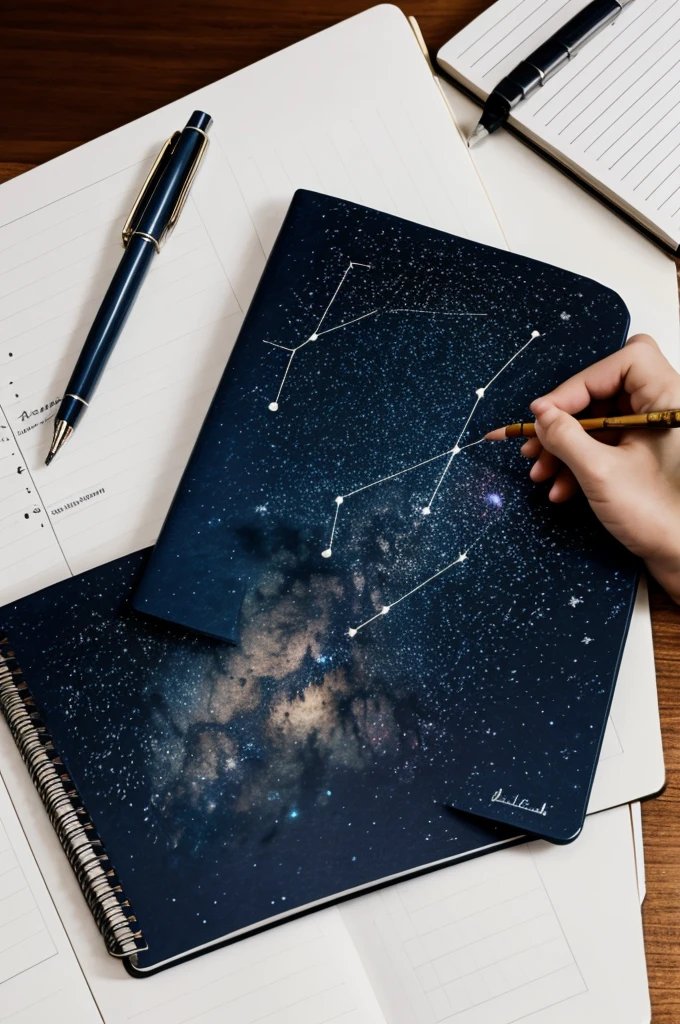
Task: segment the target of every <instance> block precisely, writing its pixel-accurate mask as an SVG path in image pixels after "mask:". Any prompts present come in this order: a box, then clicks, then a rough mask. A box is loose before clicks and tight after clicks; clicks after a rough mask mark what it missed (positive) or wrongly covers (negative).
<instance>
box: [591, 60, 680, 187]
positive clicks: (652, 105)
mask: <svg viewBox="0 0 680 1024" xmlns="http://www.w3.org/2000/svg"><path fill="white" fill-rule="evenodd" d="M676 68H680V58H678V60H676V61H675V63H674V65H672V66H671V68H669V70H668V71H667V72H665V73H664V75H663V76H662V79H660V81H662V80H663V79H664V78H665V77H666V75H668V74H670V72H671V71H674V70H675V69H676ZM657 84H658V82H653V83H652V84H651V85H650V86H649V88H648V89H645V91H644V92H643V93H642V95H643V96H646V95H647V93H649V92H651V90H652V89H653V88H654V87H655V86H656V85H657ZM679 85H680V79H678V81H677V82H676V83H675V85H672V86H671V88H670V89H669V91H668V93H667V95H670V94H671V93H672V92H673V91H674V90H675V89H677V87H678V86H679ZM637 102H638V100H635V101H634V102H632V103H631V104H630V106H627V108H626V110H625V111H624V112H623V113H622V114H620V115H619V117H618V118H615V119H614V120H613V121H612V122H611V124H610V125H608V126H607V127H606V128H604V129H603V130H602V131H601V132H600V134H599V135H597V136H596V137H595V138H594V139H593V141H592V142H590V143H589V144H588V145H587V146H586V148H585V150H584V153H588V151H589V150H590V148H591V147H592V146H593V145H595V143H596V142H599V140H600V139H601V138H602V136H603V135H606V133H607V131H608V130H609V128H612V127H613V126H614V125H615V124H617V123H618V122H619V121H621V120H623V118H625V117H626V115H627V114H629V113H630V112H631V111H632V110H633V108H634V106H635V105H636V103H637ZM655 105H656V104H655V103H654V102H652V103H650V105H649V106H647V108H646V109H645V110H644V111H643V112H642V114H641V115H640V116H639V117H638V118H637V119H636V120H635V121H634V122H633V123H632V124H631V125H630V127H629V128H627V129H625V130H624V131H623V132H622V134H621V135H619V136H617V138H615V139H613V141H612V142H610V143H609V145H608V146H607V147H606V150H603V151H602V153H600V154H599V156H598V157H597V158H596V159H597V160H601V159H602V157H603V156H604V155H605V153H608V152H609V150H611V148H613V146H614V145H615V144H617V143H618V142H619V141H621V139H622V138H623V137H624V135H627V134H629V132H631V131H632V129H633V128H635V127H636V126H637V125H638V124H639V123H640V121H643V120H644V119H645V118H646V117H647V115H648V114H650V113H651V112H652V111H653V110H654V108H655ZM677 105H678V103H677V102H676V103H674V104H673V106H671V108H670V110H671V111H673V110H675V109H676V106H677ZM668 114H669V111H665V112H664V114H662V116H661V118H660V119H658V120H657V121H655V122H654V124H653V125H651V127H650V128H648V129H647V131H646V132H645V133H644V135H642V136H641V137H642V138H644V136H645V135H648V134H649V132H650V131H652V130H653V129H654V128H655V127H656V125H658V124H661V122H662V121H663V120H664V118H666V117H667V116H668ZM638 141H639V139H638V140H637V141H636V142H634V143H633V145H637V142H638ZM632 147H633V146H631V147H630V148H632ZM629 152H630V150H627V151H626V153H629ZM624 156H625V154H624ZM619 159H620V160H621V159H622V158H621V157H620V158H619ZM615 163H618V161H614V164H612V165H611V167H613V166H614V165H615ZM611 167H610V168H609V170H611Z"/></svg>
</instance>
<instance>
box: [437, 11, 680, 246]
mask: <svg viewBox="0 0 680 1024" xmlns="http://www.w3.org/2000/svg"><path fill="white" fill-rule="evenodd" d="M583 6H584V4H583V0H566V2H565V0H542V2H536V0H498V2H497V3H495V4H493V5H492V6H491V7H490V8H489V9H488V10H486V11H484V13H483V14H481V15H480V16H479V17H478V18H476V19H475V20H474V21H473V22H472V23H471V24H470V25H468V26H467V27H466V28H465V29H463V31H462V32H459V33H458V35H456V36H455V37H454V38H453V39H451V40H450V41H449V42H448V43H446V44H445V45H444V46H443V47H442V49H441V50H440V51H439V53H438V55H437V59H438V62H439V64H440V66H441V68H442V69H443V70H444V71H445V72H446V73H447V74H449V75H450V76H451V77H452V78H453V79H454V80H455V81H456V82H458V83H459V84H461V85H462V86H464V87H465V88H466V89H468V90H469V91H470V92H471V93H472V94H473V95H474V96H476V97H479V98H481V99H484V98H486V96H487V95H488V94H489V93H490V92H491V90H492V89H493V88H494V87H495V86H496V85H497V84H498V82H500V80H501V79H502V78H503V77H504V76H505V75H506V74H507V73H508V72H509V71H511V70H512V69H513V68H514V67H515V66H516V65H517V64H518V63H519V62H520V60H522V59H523V58H524V57H526V56H527V55H528V54H529V53H531V52H532V51H533V50H535V49H536V48H537V47H538V46H539V45H540V44H541V43H543V42H544V41H545V40H546V39H548V38H549V37H550V36H551V35H552V34H553V33H554V32H555V30H556V28H558V27H559V26H560V25H562V24H564V23H565V22H566V21H568V20H569V19H570V18H571V17H573V15H574V14H576V13H577V11H579V10H581V8H582V7H583ZM679 49H680V9H679V8H678V5H677V3H676V2H675V0H635V2H634V3H631V4H628V5H627V6H626V7H625V8H624V10H623V12H622V13H621V14H620V15H619V17H618V18H617V19H616V21H615V22H614V24H613V25H612V26H610V27H609V28H607V29H605V30H604V31H603V32H601V33H600V34H599V35H598V36H597V37H596V38H595V39H594V40H593V41H591V42H590V43H588V44H587V45H586V46H585V47H584V49H583V50H582V51H581V52H580V53H579V54H578V55H577V57H576V58H575V59H574V60H573V61H572V62H571V63H570V64H569V66H568V67H567V68H566V69H564V70H562V71H560V72H559V73H558V74H557V75H555V77H554V78H552V79H551V80H550V81H548V82H547V83H546V85H545V86H544V87H543V88H542V89H540V90H539V91H538V92H537V93H535V94H534V95H533V96H531V97H530V98H529V99H528V100H527V101H526V102H524V103H521V104H520V105H519V106H518V107H517V108H516V109H515V111H514V112H513V114H512V116H511V118H510V120H509V124H510V126H511V127H513V128H514V129H516V130H517V131H518V132H519V133H521V135H522V136H523V137H524V138H525V139H527V140H529V141H530V142H531V143H533V144H534V145H535V146H537V147H538V148H540V149H541V150H542V151H544V152H545V153H547V154H548V155H549V156H551V157H553V158H554V159H555V160H557V161H558V162H559V163H560V164H561V165H562V166H563V167H564V168H565V169H567V170H568V171H570V172H571V173H573V174H574V175H576V176H577V177H578V178H579V179H580V180H581V181H582V182H583V183H585V184H587V185H589V186H590V187H591V188H593V189H595V190H596V191H597V192H598V193H599V194H600V195H601V196H602V197H604V198H605V199H606V200H608V201H609V202H611V203H613V204H614V205H615V206H616V207H617V208H618V209H620V210H622V211H623V212H624V213H625V214H627V215H628V216H629V217H631V218H633V219H634V220H635V221H636V223H637V224H638V225H639V226H641V227H643V228H644V229H645V230H646V231H648V232H649V233H650V234H652V235H653V236H654V238H656V239H657V240H658V241H659V242H661V243H662V244H663V245H664V246H665V247H666V248H669V249H671V250H672V251H673V252H675V251H676V250H677V249H678V247H679V246H680V61H679V60H678V52H679ZM488 145H493V141H491V140H489V142H488Z"/></svg>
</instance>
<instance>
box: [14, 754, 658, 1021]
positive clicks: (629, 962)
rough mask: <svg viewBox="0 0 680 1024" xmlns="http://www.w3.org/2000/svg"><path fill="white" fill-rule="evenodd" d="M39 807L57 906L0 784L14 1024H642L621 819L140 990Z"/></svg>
mask: <svg viewBox="0 0 680 1024" xmlns="http://www.w3.org/2000/svg"><path fill="white" fill-rule="evenodd" d="M13 753H14V752H13ZM3 771H4V773H5V777H6V779H7V782H8V784H9V785H13V784H15V783H16V782H17V781H20V780H21V778H22V776H23V773H24V768H23V765H22V764H21V762H20V761H19V759H18V756H12V757H9V758H8V759H7V760H6V761H5V763H4V766H3ZM31 795H32V794H31ZM35 800H36V804H37V805H35V806H31V803H32V802H31V800H30V799H29V800H28V801H27V804H26V806H25V807H24V817H25V826H24V827H25V828H26V831H27V833H28V836H29V838H30V840H31V842H32V844H33V848H34V850H36V852H38V853H39V855H40V858H41V861H42V863H43V864H44V866H45V880H46V881H47V884H48V886H49V893H48V890H47V888H46V886H45V881H43V878H42V877H41V875H40V872H39V871H38V868H37V865H36V862H35V860H34V859H33V857H32V854H31V850H30V848H29V845H28V843H27V842H26V838H25V835H24V832H23V830H22V828H21V825H20V824H19V821H18V819H17V816H16V814H15V812H14V809H13V807H12V805H11V803H10V801H9V799H8V797H7V793H6V790H5V787H4V785H3V782H2V780H0V864H2V868H3V869H4V870H3V873H2V874H1V875H0V1012H1V1013H2V1015H3V1019H4V1020H7V1021H11V1022H12V1024H14V1022H15V1021H16V1022H18V1024H38V1022H40V1021H43V1020H45V1014H46V1013H50V1014H51V1016H52V1019H53V1020H57V1021H62V1020H63V1021H67V1020H68V1021H69V1022H70V1024H190V1022H195V1021H197V1020H198V1021H205V1022H214V1024H217V1022H222V1021H224V1020H225V1019H228V1020H229V1021H230V1022H231V1024H260V1022H261V1024H269V1022H271V1021H272V1020H276V1021H277V1024H328V1022H329V1021H331V1020H335V1019H339V1020H342V1021H344V1022H345V1024H438V1022H440V1021H441V1022H444V1021H448V1022H450V1024H480V1022H481V1024H489V1022H491V1021H493V1024H511V1022H513V1024H516V1022H518V1021H521V1020H525V1019H526V1020H527V1022H531V1024H571V1022H572V1021H573V1020H574V1019H575V1016H576V1017H578V1020H579V1021H581V1022H582V1024H602V1022H603V1021H610V1020H612V1021H613V1020H616V1021H617V1024H646V1022H647V1021H648V1020H649V997H648V994H647V979H646V974H645V965H644V949H643V937H642V922H641V915H640V907H639V901H638V885H637V884H636V858H637V856H638V854H637V847H636V843H635V839H634V822H633V825H631V818H630V815H629V811H628V808H627V807H623V808H618V809H616V810H613V811H608V812H605V813H604V814H599V815H595V816H594V817H592V818H590V819H589V820H588V822H587V823H586V827H585V829H584V832H583V836H582V837H581V839H580V841H579V843H578V844H576V845H574V846H570V847H555V846H551V845H549V844H547V843H543V842H537V843H532V844H529V845H526V846H523V847H519V848H517V849H511V850H507V851H501V852H499V853H497V854H495V855H494V856H493V857H487V858H484V859H483V860H480V861H472V862H469V863H466V864H461V865H458V866H456V867H455V868H448V869H445V870H444V871H440V872H437V874H436V875H434V876H428V877H425V878H422V879H414V880H412V881H410V882H408V883H405V884H402V885H400V886H398V887H397V888H395V889H393V890H391V892H390V893H388V894H385V895H384V896H383V895H376V896H366V897H360V898H359V899H357V900H355V901H353V902H352V903H350V904H346V905H344V906H342V907H335V908H331V909H329V910H324V911H320V912H319V913H317V914H315V915H313V916H312V917H308V918H305V919H303V920H301V921H295V922H291V923H289V924H285V925H282V926H281V927H279V928H277V929H275V930H274V931H271V932H267V933H265V934H263V935H258V936H254V937H253V938H251V939H249V940H248V942H245V943H239V944H237V945H235V946H231V947H228V948H226V949H221V950H218V951H216V952H215V953H212V954H210V956H207V957H203V958H201V959H200V960H196V961H192V962H191V963H189V964H183V965H180V966H179V967H177V968H175V969H174V970H173V971H171V972H170V973H168V974H162V975H158V976H156V977H151V978H148V979H147V980H145V982H144V983H143V984H141V985H140V984H138V983H136V982H134V981H133V980H132V979H131V978H129V977H127V976H126V975H125V973H124V972H122V971H121V970H120V968H119V966H118V965H117V964H116V963H115V962H114V961H113V960H111V958H110V957H107V955H106V953H105V952H104V949H103V947H102V946H101V944H100V942H99V941H98V937H97V934H96V929H95V926H94V923H93V922H92V920H91V919H90V918H89V916H88V912H87V909H86V908H85V906H84V904H83V902H82V899H81V897H80V894H79V891H78V887H77V884H76V883H75V879H73V878H72V876H71V877H66V878H65V879H63V880H62V879H61V878H60V874H59V871H58V868H59V864H60V858H59V857H58V856H57V857H56V858H55V856H54V851H53V850H51V849H50V844H49V842H48V843H47V845H46V846H45V845H43V838H44V837H43V836H42V833H41V832H40V829H39V828H36V825H37V822H38V820H39V817H38V816H39V815H41V814H42V807H41V805H40V804H39V801H37V795H36V797H35ZM48 838H52V837H48ZM435 880H436V881H435ZM50 893H51V894H52V897H53V898H54V900H55V901H56V903H57V909H58V911H59V915H60V916H58V915H57V913H56V912H55V905H54V903H53V901H52V898H50ZM60 918H61V919H60ZM62 922H63V923H62ZM64 926H65V927H66V930H65V928H64ZM67 932H68V936H67ZM69 938H70V942H69Z"/></svg>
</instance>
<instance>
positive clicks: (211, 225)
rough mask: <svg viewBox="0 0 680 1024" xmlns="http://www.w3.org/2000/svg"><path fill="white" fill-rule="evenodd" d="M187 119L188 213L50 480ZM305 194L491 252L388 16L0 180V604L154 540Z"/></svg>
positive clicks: (423, 86)
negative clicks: (117, 281)
mask: <svg viewBox="0 0 680 1024" xmlns="http://www.w3.org/2000/svg"><path fill="white" fill-rule="evenodd" d="M378 50H380V51H381V52H382V53H383V56H384V59H383V60H381V61H380V62H376V60H375V53H376V52H377V51H378ZM312 84H313V88H312V87H310V85H312ZM274 99H275V100H276V102H274ZM197 107H201V108H203V109H206V110H208V111H209V112H210V113H211V114H212V115H213V118H214V126H213V128H212V130H211V139H212V141H211V145H210V146H209V148H208V152H207V155H206V158H205V161H204V165H203V166H202V168H201V171H200V173H199V175H198V178H197V180H196V183H195V185H194V187H193V189H192V192H191V197H190V199H189V202H188V204H187V206H186V208H185V210H184V212H183V214H182V216H181V218H180V221H179V225H178V227H177V230H176V231H175V234H174V236H173V237H172V239H171V240H170V241H169V243H168V244H167V245H166V247H165V248H164V249H163V251H162V253H161V255H160V256H159V257H158V258H156V259H155V260H154V264H153V268H152V270H151V273H150V274H149V277H148V279H147V281H146V282H145V285H144V287H143V289H142V292H141V294H140V298H139V299H138V301H137V303H136V305H135V307H134V309H133V312H132V315H131V317H130V320H129V321H128V324H127V325H126V328H125V330H124V332H123V334H122V336H121V338H120V340H119V342H118V344H117V345H116V348H115V350H114V352H113V355H112V357H111V360H110V362H109V364H108V366H107V368H106V371H105V374H104V376H103V378H102V380H101V383H100V386H99V388H98V390H97V393H96V395H95V398H94V400H93V402H92V405H91V408H90V409H89V410H88V412H87V414H86V416H85V417H84V418H83V420H82V422H81V423H80V424H79V427H78V430H77V431H76V433H75V435H74V437H73V438H72V439H71V440H70V441H69V443H68V445H67V446H66V447H65V448H64V450H63V451H62V452H61V453H60V455H59V458H58V459H56V460H55V461H54V462H53V464H52V465H51V466H50V467H49V469H47V468H45V466H44V465H43V462H44V457H45V452H46V450H47V447H48V445H49V440H50V438H51V434H52V427H53V421H54V414H55V410H56V408H57V406H58V403H59V400H60V398H61V397H62V396H63V393H64V388H65V385H66V382H67V380H68V378H69V375H70V373H71V370H72V368H73V365H74V363H75V360H76V357H77V354H78V352H79V350H80V348H81V346H82V343H83V340H84V338H85V336H86V334H87V331H88V329H89V327H90V324H91V322H92V319H93V317H94V314H95V312H96V310H97V307H98V305H99V303H100V301H101V299H102V297H103V295H104V292H105V291H106V288H107V286H108V284H109V281H110V278H111V275H112V273H113V269H114V267H115V266H116V264H117V261H118V260H119V258H120V255H121V245H120V231H121V227H122V224H123V222H124V220H125V217H126V214H127V212H128V211H129V208H130V206H131V204H132V201H133V198H134V196H135V194H136V192H137V191H138V189H139V187H140V186H141V183H142V182H143V180H144V178H145V176H146V173H147V171H148V168H149V166H150V163H151V161H152V159H153V157H154V156H155V153H156V151H157V149H158V148H159V146H160V143H161V142H162V140H163V139H164V138H165V137H167V136H168V135H169V134H170V133H171V132H172V131H173V130H174V129H175V128H177V127H181V125H182V124H184V122H185V121H186V119H187V116H188V114H189V113H190V112H191V111H192V110H193V109H194V108H197ZM298 187H305V188H311V189H316V190H320V191H324V192H328V193H330V194H334V195H338V196H341V197H343V198H345V199H349V200H352V201H354V202H358V203H364V204H366V205H370V206H374V207H377V208H378V209H382V210H385V211H387V212H390V213H395V214H399V215H401V216H404V217H408V218H411V219H413V220H417V221H421V222H422V223H425V224H431V225H433V226H436V227H439V228H443V229H445V230H448V231H452V232H457V233H460V234H463V235H466V236H468V237H476V238H479V239H480V240H482V241H485V242H488V243H491V244H499V245H503V238H502V235H501V233H500V230H499V228H498V224H497V222H496V220H495V217H494V215H493V213H492V211H491V208H490V206H489V203H488V200H487V199H486V196H485V194H484V191H483V188H482V186H481V184H480V182H479V179H478V177H477V174H476V171H475V170H474V166H473V164H472V163H471V161H470V158H469V156H468V153H467V150H466V148H465V146H464V144H463V143H462V141H461V139H460V137H459V135H458V132H457V131H456V129H455V126H454V125H453V122H452V120H451V115H450V112H449V110H448V108H447V106H446V104H445V102H444V101H443V99H442V96H441V93H440V91H439V89H438V87H437V85H436V83H435V82H434V80H433V78H432V75H431V73H430V71H429V69H428V66H427V64H426V62H425V60H424V59H423V56H422V53H421V51H420V48H419V46H418V43H417V41H416V38H415V36H414V34H413V32H412V30H411V28H410V26H409V25H408V22H407V21H406V19H405V18H404V16H403V15H402V14H401V13H400V12H399V11H398V10H397V9H396V8H392V7H387V6H384V7H378V8H374V9H373V10H370V11H368V12H366V13H365V14H363V15H360V16H358V17H357V18H355V19H351V20H350V21H348V22H344V23H341V24H340V25H338V26H336V27H334V28H332V29H329V30H328V31H326V32H324V33H322V34H321V35H319V36H316V37H312V38H311V39H308V40H305V41H303V42H302V43H299V44H298V45H297V46H295V47H292V48H291V49H289V50H285V51H282V52H281V53H279V54H275V55H274V56H273V57H270V58H268V59H267V60H265V61H263V62H261V63H260V64H258V65H255V66H254V67H252V68H247V69H245V70H244V71H242V72H239V73H238V74H236V75H233V76H231V77H230V78H227V79H224V80H223V81H222V82H218V83H216V84H215V85H213V86H209V87H208V88H206V89H204V90H201V92H199V93H197V94H194V96H192V97H190V98H188V99H183V100H181V101H178V102H177V103H174V104H172V105H171V106H169V107H166V108H164V109H163V110H161V111H157V112H156V113H153V114H150V115H148V116H147V117H145V118H142V119H141V120H139V121H136V122H134V123H133V124H131V125H128V126H126V127H124V128H121V129H119V130H118V131H116V132H113V133H111V134H110V135H107V136H104V137H103V138H101V139H99V140H97V141H95V142H92V143H90V144H88V145H87V146H84V147H82V148H81V149H79V150H74V151H73V152H71V153H68V154H66V155H65V156H63V157H60V158H59V159H58V160H55V161H53V162H52V163H50V164H46V165H44V166H43V167H39V168H37V169H36V170H34V171H31V172H29V173H28V174H26V175H24V176H22V177H20V178H17V179H14V180H12V181H10V182H8V183H6V184H5V185H3V186H2V188H0V537H1V540H0V557H1V558H2V565H3V571H2V580H1V581H0V605H1V604H4V603H6V602H8V601H10V600H14V599H16V598H18V597H20V596H23V595H24V594H26V593H30V592H32V591H34V590H37V589H39V588H40V587H43V586H47V585H48V584H50V583H53V582H56V581H58V580H59V579H62V578H64V577H65V576H67V575H68V574H70V573H78V572H82V571H84V570H85V569H88V568H91V567H93V566H94V565H97V564H101V563H102V562H105V561H108V560H109V559H112V558H115V557H118V556H120V555H123V554H126V553H128V552H130V551H133V550H136V549H138V548H140V547H143V546H145V545H147V544H151V543H153V541H154V540H155V538H156V536H157V534H158V531H159V528H160V525H161V523H162V521H163V518H164V516H165V513H166V511H167V509H168V505H169V503H170V500H171V497H172V494H173V492H174V490H175V487H176V485H177V482H178V480H179V477H180V475H181V473H182V470H183V468H184V465H185V463H186V461H187V458H188V456H189V453H190V451H191V448H192V445H193V442H194V440H195V438H196V435H197V433H198V430H199V427H200V424H201V421H202V419H203V416H204V414H205V412H206V409H207V407H208V404H209V402H210V399H211V397H212V394H213V391H214V388H215V386H216V384H217V382H218V380H219V378H220V375H221V372H222V370H223V368H224V366H225V364H226V361H227V358H228V355H229V352H230V350H231V347H232V345H233V343H234V340H235V338H236V335H237V333H238V329H239V327H240V325H241V322H242V319H243V315H244V312H245V310H246V309H247V307H248V303H249V301H250V298H251V296H252V294H253V292H254V290H255V287H256V284H257V281H258V279H259V276H260V274H261V272H262V269H263V267H264V263H265V260H266V257H267V255H268V253H269V251H270V249H271V246H272V244H273V242H274V239H275V237H276V233H277V231H278V227H279V225H280V223H281V221H282V219H283V216H284V214H285V211H286V208H287V206H288V204H289V202H290V199H291V197H292V194H293V192H294V190H295V189H296V188H298Z"/></svg>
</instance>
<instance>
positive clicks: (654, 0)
mask: <svg viewBox="0 0 680 1024" xmlns="http://www.w3.org/2000/svg"><path fill="white" fill-rule="evenodd" d="M659 2H660V0H651V5H650V6H652V7H653V6H654V4H656V3H659ZM673 2H674V0H671V3H673ZM667 9H668V8H667ZM645 13H646V12H645V11H641V12H640V13H639V14H638V15H637V16H636V17H635V18H633V19H632V20H631V21H627V22H626V23H625V24H624V25H623V26H622V27H621V32H620V35H619V36H614V38H613V39H611V40H610V41H609V42H608V43H606V45H605V46H603V48H602V49H601V50H600V52H599V54H592V55H589V54H588V51H587V50H586V52H585V53H584V54H583V56H584V58H586V59H585V60H584V63H583V64H582V65H581V67H580V68H579V69H578V70H577V71H576V73H575V74H574V75H572V77H571V79H570V80H569V84H570V85H571V84H572V83H573V82H574V80H575V79H576V78H578V77H579V76H580V75H582V74H583V73H584V71H587V70H588V68H589V67H590V65H591V64H593V63H594V62H595V61H596V60H599V58H600V57H601V56H602V54H603V53H605V51H606V50H608V49H609V48H610V47H611V46H614V45H615V44H616V43H617V42H618V41H619V39H620V38H621V36H623V35H624V34H625V33H626V32H629V31H630V29H632V27H633V25H635V23H636V22H637V21H638V20H639V19H640V18H643V17H644V16H645ZM645 31H646V30H645ZM635 42H636V40H633V42H632V43H631V44H630V45H631V46H634V45H635ZM617 59H618V58H616V57H615V58H614V60H617ZM612 63H613V62H612ZM608 67H610V65H609V64H607V65H605V67H604V68H602V69H601V70H600V71H598V73H597V75H596V76H595V78H593V79H591V81H590V82H589V83H588V85H586V86H584V87H583V89H582V90H581V92H584V91H585V90H586V89H588V88H590V86H591V85H592V83H593V82H594V81H596V80H597V79H598V78H599V77H600V75H603V74H604V72H605V71H606V70H607V68H608ZM564 88H566V83H564V84H563V85H561V84H560V82H559V79H558V80H557V82H556V88H555V89H554V91H553V95H552V96H550V97H549V98H548V99H547V100H546V101H545V103H544V104H543V105H542V106H540V107H537V108H536V111H535V114H536V116H538V114H540V113H541V111H542V110H545V108H546V107H547V106H548V105H549V104H550V103H552V102H553V100H556V99H557V97H558V96H560V95H561V93H562V91H563V89H564ZM580 95H581V93H577V94H576V97H574V99H575V98H577V97H578V96H580ZM546 123H549V122H546Z"/></svg>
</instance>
